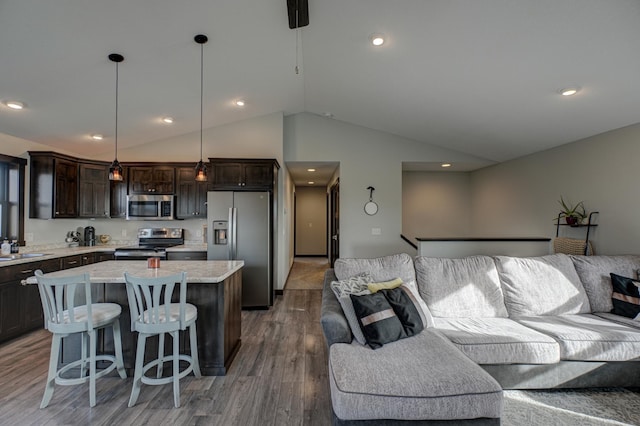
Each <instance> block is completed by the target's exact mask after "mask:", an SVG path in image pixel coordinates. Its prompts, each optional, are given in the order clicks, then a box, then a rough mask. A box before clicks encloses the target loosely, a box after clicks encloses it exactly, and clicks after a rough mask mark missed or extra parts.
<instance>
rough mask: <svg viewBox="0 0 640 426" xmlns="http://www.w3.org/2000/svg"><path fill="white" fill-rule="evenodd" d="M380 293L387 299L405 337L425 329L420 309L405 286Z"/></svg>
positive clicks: (424, 319)
mask: <svg viewBox="0 0 640 426" xmlns="http://www.w3.org/2000/svg"><path fill="white" fill-rule="evenodd" d="M380 293H382V294H384V296H385V297H386V298H387V302H389V305H390V306H391V308H392V309H393V311H394V312H395V313H396V316H397V317H398V319H399V320H400V322H401V323H402V327H403V328H404V332H405V334H406V335H407V337H409V336H415V335H416V334H418V333H420V332H421V331H422V330H424V329H425V328H426V327H427V319H426V318H425V315H424V314H423V313H422V309H421V308H420V306H419V305H418V302H417V301H416V300H415V298H414V295H413V293H411V292H410V290H409V289H408V288H407V287H406V286H404V285H403V286H400V287H396V288H393V289H386V290H380Z"/></svg>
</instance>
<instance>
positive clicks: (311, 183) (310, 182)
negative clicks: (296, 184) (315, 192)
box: [307, 181, 315, 185]
mask: <svg viewBox="0 0 640 426" xmlns="http://www.w3.org/2000/svg"><path fill="white" fill-rule="evenodd" d="M307 183H308V184H309V185H313V184H314V183H315V182H314V181H309V182H307Z"/></svg>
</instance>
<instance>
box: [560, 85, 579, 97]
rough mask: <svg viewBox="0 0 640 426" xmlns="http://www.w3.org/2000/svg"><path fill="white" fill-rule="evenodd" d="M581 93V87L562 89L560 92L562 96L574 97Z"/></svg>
mask: <svg viewBox="0 0 640 426" xmlns="http://www.w3.org/2000/svg"><path fill="white" fill-rule="evenodd" d="M579 91H580V88H579V87H567V88H565V89H560V90H559V92H560V94H561V95H562V96H573V95H575V94H576V93H578V92H579Z"/></svg>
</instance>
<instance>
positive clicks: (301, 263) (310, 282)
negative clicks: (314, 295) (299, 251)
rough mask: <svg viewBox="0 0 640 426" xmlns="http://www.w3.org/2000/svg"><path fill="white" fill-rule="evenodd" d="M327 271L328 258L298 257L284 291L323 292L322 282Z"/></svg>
mask: <svg viewBox="0 0 640 426" xmlns="http://www.w3.org/2000/svg"><path fill="white" fill-rule="evenodd" d="M327 269H329V260H328V259H327V258H326V257H296V258H295V259H294V260H293V266H292V267H291V271H290V272H289V277H288V278H287V282H286V284H285V286H284V289H285V291H286V290H322V281H323V279H324V273H325V271H326V270H327Z"/></svg>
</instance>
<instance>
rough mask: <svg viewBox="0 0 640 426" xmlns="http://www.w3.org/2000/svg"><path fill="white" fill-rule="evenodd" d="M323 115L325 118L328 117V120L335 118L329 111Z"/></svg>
mask: <svg viewBox="0 0 640 426" xmlns="http://www.w3.org/2000/svg"><path fill="white" fill-rule="evenodd" d="M322 115H324V116H325V117H327V118H333V117H335V116H334V115H333V113H331V112H329V111H327V112H323V113H322Z"/></svg>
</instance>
